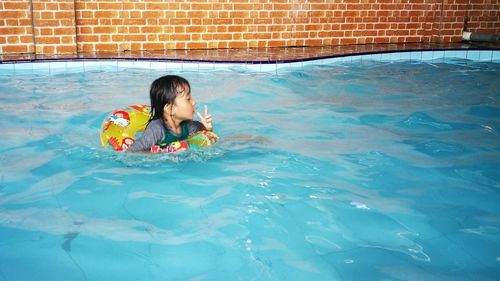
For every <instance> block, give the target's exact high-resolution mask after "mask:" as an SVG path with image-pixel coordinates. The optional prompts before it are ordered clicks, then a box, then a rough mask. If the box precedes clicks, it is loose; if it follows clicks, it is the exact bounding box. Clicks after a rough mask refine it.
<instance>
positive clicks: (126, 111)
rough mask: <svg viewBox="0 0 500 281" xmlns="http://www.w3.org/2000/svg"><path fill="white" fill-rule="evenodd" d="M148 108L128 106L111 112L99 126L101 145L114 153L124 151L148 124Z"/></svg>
mask: <svg viewBox="0 0 500 281" xmlns="http://www.w3.org/2000/svg"><path fill="white" fill-rule="evenodd" d="M148 120H149V108H148V107H147V106H146V105H136V104H134V105H130V106H128V107H126V108H123V109H119V110H115V111H112V112H110V113H109V114H108V116H106V118H105V119H104V121H103V122H102V125H101V144H102V145H103V146H104V147H108V146H111V147H112V148H113V149H114V150H116V151H124V150H127V148H129V146H130V145H131V144H132V143H133V142H134V140H135V138H136V134H137V133H140V132H143V131H144V129H145V128H146V125H147V124H148Z"/></svg>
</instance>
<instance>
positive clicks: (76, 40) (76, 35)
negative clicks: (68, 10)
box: [73, 0, 80, 56]
mask: <svg viewBox="0 0 500 281" xmlns="http://www.w3.org/2000/svg"><path fill="white" fill-rule="evenodd" d="M76 12H77V10H76V0H73V13H74V20H75V45H76V55H77V56H78V54H79V53H80V44H78V37H80V35H79V34H78V24H77V21H76V19H77V15H76Z"/></svg>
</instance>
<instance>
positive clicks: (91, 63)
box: [0, 50, 500, 75]
mask: <svg viewBox="0 0 500 281" xmlns="http://www.w3.org/2000/svg"><path fill="white" fill-rule="evenodd" d="M445 59H459V60H466V61H470V62H492V63H500V50H439V51H435V50H434V51H411V52H391V53H376V54H359V55H349V56H342V57H334V58H326V59H315V60H308V61H299V62H276V63H218V62H189V61H162V60H157V61H156V60H152V59H144V60H141V59H130V60H123V59H76V60H71V59H68V60H67V61H65V60H57V61H39V62H38V61H35V62H25V61H13V62H7V63H5V62H4V63H2V64H0V70H6V71H8V70H10V71H14V72H15V73H34V72H36V73H40V74H47V73H48V74H59V73H78V72H86V71H99V70H106V71H114V70H116V71H120V70H123V69H128V68H135V69H150V70H156V71H176V72H178V71H181V72H184V71H215V70H239V71H245V72H266V73H268V72H271V73H272V72H274V73H278V72H280V71H291V70H292V71H293V70H298V69H299V70H300V69H301V68H303V67H305V66H310V65H326V64H330V65H335V64H345V63H359V62H361V63H362V62H363V61H365V62H366V61H377V62H387V63H390V62H401V61H409V62H414V63H419V62H444V61H445ZM0 75H1V74H0Z"/></svg>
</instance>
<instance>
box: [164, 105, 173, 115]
mask: <svg viewBox="0 0 500 281" xmlns="http://www.w3.org/2000/svg"><path fill="white" fill-rule="evenodd" d="M163 112H166V113H168V114H173V113H174V106H173V105H168V104H165V106H163Z"/></svg>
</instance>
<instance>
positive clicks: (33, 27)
mask: <svg viewBox="0 0 500 281" xmlns="http://www.w3.org/2000/svg"><path fill="white" fill-rule="evenodd" d="M30 13H31V36H32V38H33V54H35V59H36V55H37V51H36V36H35V16H34V15H33V0H30Z"/></svg>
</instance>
